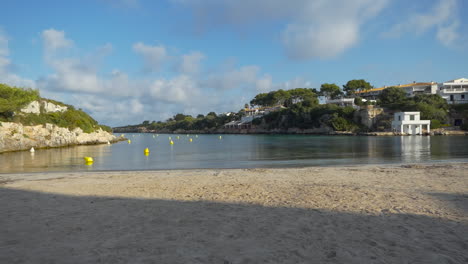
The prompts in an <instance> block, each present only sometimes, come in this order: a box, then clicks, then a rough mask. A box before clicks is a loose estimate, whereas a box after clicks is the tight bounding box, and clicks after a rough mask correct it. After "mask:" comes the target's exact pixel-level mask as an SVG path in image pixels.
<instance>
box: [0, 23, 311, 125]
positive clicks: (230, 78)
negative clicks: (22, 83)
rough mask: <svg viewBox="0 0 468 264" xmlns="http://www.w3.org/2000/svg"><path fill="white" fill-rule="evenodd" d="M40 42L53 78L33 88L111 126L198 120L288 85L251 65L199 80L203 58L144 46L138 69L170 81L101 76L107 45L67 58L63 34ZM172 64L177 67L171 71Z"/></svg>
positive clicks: (138, 50)
mask: <svg viewBox="0 0 468 264" xmlns="http://www.w3.org/2000/svg"><path fill="white" fill-rule="evenodd" d="M41 37H42V43H43V50H44V61H45V63H46V64H47V65H48V66H49V67H50V68H51V70H52V73H51V74H48V75H46V76H41V77H39V78H38V80H37V81H36V82H35V86H37V87H38V88H39V89H40V90H41V92H44V95H50V96H54V98H53V99H56V100H62V101H66V103H70V104H74V105H76V106H77V107H80V108H83V109H84V110H86V111H88V112H89V113H90V114H91V115H92V116H94V117H95V118H96V119H97V120H100V121H101V122H104V123H106V122H107V123H109V124H110V125H113V126H114V125H124V124H130V123H135V122H140V121H142V120H143V119H145V120H149V119H150V120H165V119H167V118H169V117H172V116H173V115H175V114H176V113H179V112H183V113H185V114H192V115H196V114H200V113H201V114H206V113H208V112H210V111H213V110H216V109H217V111H221V112H226V111H237V110H238V109H239V108H240V107H242V105H243V104H244V103H246V102H248V101H249V100H250V97H251V96H254V95H255V94H257V93H258V92H267V91H270V90H272V89H279V88H286V87H287V86H288V84H287V83H277V84H275V83H274V82H273V80H272V77H271V75H269V74H267V73H262V71H261V69H260V67H258V66H255V65H246V66H239V67H235V66H232V65H231V67H227V68H226V67H225V68H223V67H219V68H218V69H216V70H212V71H204V72H203V73H204V74H203V75H199V74H198V73H199V72H200V71H201V70H202V69H203V64H202V62H203V60H204V59H205V58H206V55H205V54H203V53H201V52H199V51H191V52H189V53H187V54H181V55H173V54H169V52H168V51H167V49H166V48H165V47H164V46H163V45H156V46H151V45H148V44H145V43H143V42H136V43H134V44H133V45H132V47H131V48H132V50H133V51H134V52H135V56H140V57H142V58H143V61H142V66H143V67H144V68H145V69H147V70H148V73H149V72H153V71H159V70H161V68H165V69H173V73H172V75H173V76H172V77H170V78H155V77H152V75H145V76H144V77H143V78H141V77H140V78H138V79H137V78H132V77H131V76H129V75H128V74H127V73H126V72H123V71H121V70H118V69H114V70H112V71H111V72H109V73H102V69H101V68H100V66H99V65H100V64H101V62H102V61H103V60H105V59H106V57H108V56H110V53H111V52H112V50H113V47H112V45H111V44H110V43H107V44H104V45H102V46H100V47H97V48H96V50H95V51H94V52H91V53H87V54H81V55H80V54H78V55H77V54H73V55H71V54H72V53H70V52H68V51H70V50H71V49H73V48H76V43H75V42H74V41H73V40H72V39H70V38H68V37H67V36H66V32H65V31H62V30H56V29H53V28H51V29H47V30H44V31H43V32H42V33H41ZM0 40H1V39H0ZM3 53H4V52H3ZM169 57H172V58H175V59H173V60H169V59H168V58H169ZM174 62H175V63H176V64H175V66H171V64H173V63H174ZM303 83H305V82H303ZM231 90H236V91H239V90H241V91H243V92H242V93H243V94H244V95H246V96H247V98H244V97H242V98H236V96H231V92H230V91H231ZM230 97H231V98H230ZM232 97H234V98H232ZM140 119H141V120H140Z"/></svg>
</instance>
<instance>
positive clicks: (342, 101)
mask: <svg viewBox="0 0 468 264" xmlns="http://www.w3.org/2000/svg"><path fill="white" fill-rule="evenodd" d="M325 103H326V104H335V105H338V106H352V107H356V105H355V104H354V98H338V99H330V100H327V101H326V102H325Z"/></svg>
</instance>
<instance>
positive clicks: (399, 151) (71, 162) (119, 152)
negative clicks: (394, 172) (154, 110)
mask: <svg viewBox="0 0 468 264" xmlns="http://www.w3.org/2000/svg"><path fill="white" fill-rule="evenodd" d="M219 136H220V135H198V137H195V135H190V137H187V135H165V134H160V135H159V136H156V135H154V137H153V134H126V137H127V138H129V139H131V141H132V143H131V144H128V143H127V142H119V143H116V144H112V145H93V146H76V147H68V148H56V149H39V150H36V152H35V153H34V154H31V153H29V151H21V152H12V153H4V154H0V173H9V172H47V171H87V170H159V169H194V168H258V167H300V166H333V165H359V164H389V163H421V162H441V161H465V162H467V161H468V137H466V136H433V137H425V136H405V137H360V136H311V135H222V139H219ZM168 137H172V140H173V141H174V145H172V146H171V145H170V144H169V139H168ZM177 137H179V138H180V139H177ZM189 138H192V139H193V142H189ZM145 148H149V149H150V155H149V156H145V155H144V153H143V151H144V149H145ZM84 156H90V157H93V158H94V163H93V164H92V165H86V164H85V162H84V160H83V157H84Z"/></svg>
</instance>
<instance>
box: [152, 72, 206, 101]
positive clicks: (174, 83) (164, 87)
mask: <svg viewBox="0 0 468 264" xmlns="http://www.w3.org/2000/svg"><path fill="white" fill-rule="evenodd" d="M149 92H150V95H151V97H152V98H154V99H158V100H161V101H164V102H172V103H188V102H189V100H194V99H195V97H194V96H195V95H196V94H197V93H198V88H197V84H196V81H195V80H193V79H192V78H191V77H189V76H187V75H180V76H177V77H175V78H173V79H171V80H164V79H159V80H156V81H154V82H153V83H152V85H151V86H150V90H149Z"/></svg>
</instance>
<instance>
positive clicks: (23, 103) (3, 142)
mask: <svg viewBox="0 0 468 264" xmlns="http://www.w3.org/2000/svg"><path fill="white" fill-rule="evenodd" d="M110 132H111V129H110V128H109V127H107V126H103V125H100V124H98V122H97V121H96V120H94V119H93V118H92V117H91V116H89V115H88V114H86V113H85V112H83V111H82V110H80V109H78V110H77V109H75V108H74V107H73V106H71V105H67V104H63V103H61V102H57V101H54V100H51V99H46V98H42V97H40V95H39V92H38V91H37V90H32V89H22V88H17V87H11V86H8V85H5V84H0V153H2V152H6V151H18V150H27V149H30V148H31V147H34V148H49V147H63V146H72V145H85V144H104V143H108V142H114V141H117V140H119V139H120V138H116V137H115V136H114V135H112V133H110Z"/></svg>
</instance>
